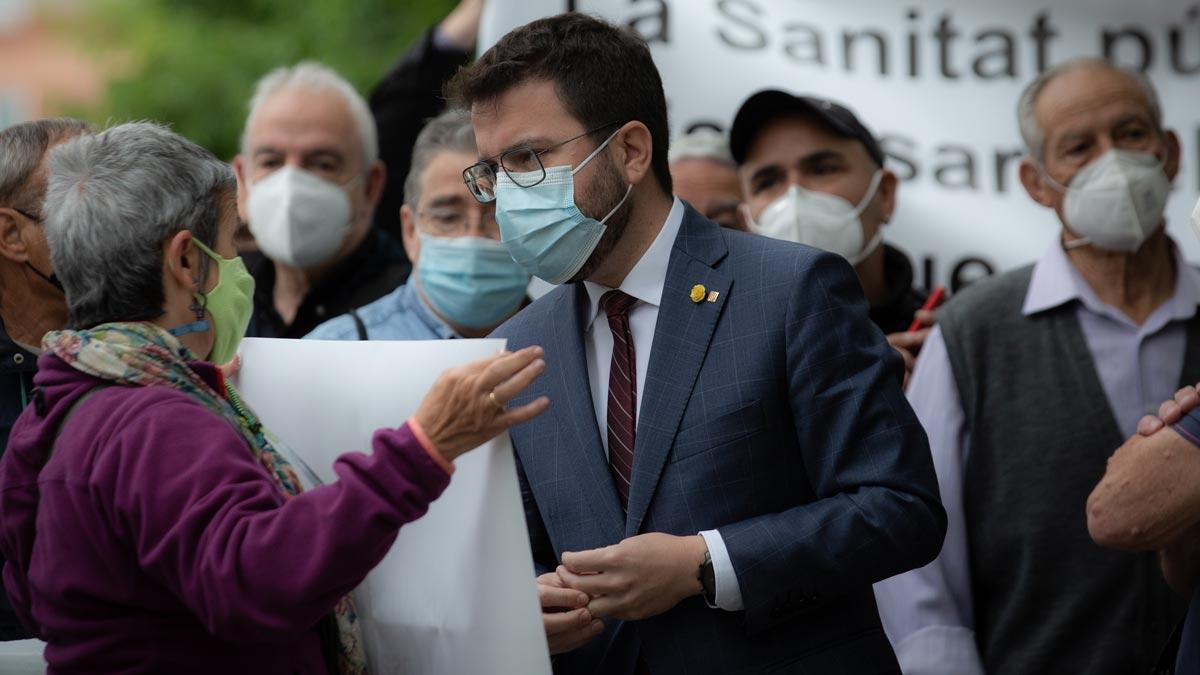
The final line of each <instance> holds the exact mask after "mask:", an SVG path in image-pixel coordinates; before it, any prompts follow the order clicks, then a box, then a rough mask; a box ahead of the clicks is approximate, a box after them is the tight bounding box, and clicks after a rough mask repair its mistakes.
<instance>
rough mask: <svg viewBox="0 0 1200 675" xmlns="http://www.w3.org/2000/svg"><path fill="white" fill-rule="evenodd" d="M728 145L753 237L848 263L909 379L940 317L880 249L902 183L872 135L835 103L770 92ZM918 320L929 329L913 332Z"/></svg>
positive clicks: (750, 109)
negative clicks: (813, 249)
mask: <svg viewBox="0 0 1200 675" xmlns="http://www.w3.org/2000/svg"><path fill="white" fill-rule="evenodd" d="M730 146H731V150H732V151H733V157H734V159H735V160H737V162H738V164H739V165H740V168H739V175H740V178H741V182H742V194H743V195H744V196H745V200H746V202H745V207H744V208H745V210H746V211H747V220H749V221H750V222H751V223H752V224H753V227H754V229H755V231H757V232H759V233H761V234H765V235H767V236H771V237H776V238H778V239H786V240H788V241H794V242H797V243H800V244H807V245H809V246H815V247H817V248H821V249H824V250H827V251H831V252H834V253H838V254H840V255H841V256H842V257H844V258H846V259H847V260H849V261H850V264H852V265H854V269H855V271H856V272H858V278H859V281H860V282H862V286H863V291H864V292H865V293H866V296H867V300H868V301H869V302H870V304H871V320H872V321H874V322H875V324H876V325H877V326H879V328H880V329H881V330H882V331H883V332H884V333H885V334H887V336H888V342H889V343H891V344H892V346H893V347H895V348H896V349H897V350H898V351H900V353H901V354H902V355H903V356H904V357H905V362H906V364H907V365H908V369H909V371H910V372H911V367H912V356H913V355H915V354H916V353H917V351H919V350H920V348H921V343H922V342H924V340H925V336H926V335H927V334H928V328H927V327H928V326H930V325H932V324H933V316H932V313H931V312H923V311H921V305H922V303H923V302H924V301H925V295H924V293H922V292H921V291H919V290H918V289H916V288H914V287H913V267H912V263H911V262H910V261H909V259H908V256H907V255H905V254H904V253H903V252H902V251H900V250H899V249H896V248H894V247H891V246H888V245H886V244H883V243H882V241H883V226H884V225H886V224H887V222H888V220H889V219H891V217H892V212H893V211H894V210H895V208H896V189H897V187H898V181H897V179H896V175H895V174H894V173H892V172H891V171H890V170H888V169H886V168H884V154H883V149H882V148H880V146H879V142H878V141H877V140H876V139H875V136H874V135H872V134H871V132H870V131H869V130H868V129H867V128H866V127H865V126H863V124H862V122H860V121H859V120H858V118H857V117H856V116H855V115H854V113H852V112H850V111H849V110H848V109H846V108H845V107H843V106H841V105H838V104H837V103H834V102H832V101H826V100H822V99H818V98H812V97H807V96H793V95H792V94H789V93H786V92H783V91H778V90H766V91H760V92H758V93H757V94H754V95H753V96H751V97H750V98H749V99H747V100H746V102H745V103H743V104H742V107H741V109H740V110H738V113H737V116H736V117H735V118H734V121H733V129H732V132H731V134H730ZM914 317H917V318H920V319H921V323H922V325H923V326H926V328H924V329H922V330H921V331H919V332H913V333H908V332H907V330H908V327H909V325H910V324H911V323H912V321H913V318H914Z"/></svg>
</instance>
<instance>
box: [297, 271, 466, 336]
mask: <svg viewBox="0 0 1200 675" xmlns="http://www.w3.org/2000/svg"><path fill="white" fill-rule="evenodd" d="M358 316H359V318H360V319H362V322H363V326H364V327H365V328H366V329H367V339H369V340H448V339H451V338H457V337H461V336H460V335H459V334H458V333H456V332H454V329H453V328H451V327H450V326H448V325H446V322H444V321H442V320H441V319H439V318H438V317H437V315H436V314H434V313H433V310H431V309H430V308H429V306H428V305H426V304H425V301H424V300H422V299H421V295H420V293H417V289H416V286H415V285H414V284H412V283H407V284H404V285H403V286H400V287H399V288H397V289H396V290H394V291H392V292H391V293H388V294H387V295H385V296H383V297H382V298H379V299H378V300H376V301H375V302H372V303H371V304H369V305H364V306H363V307H360V308H359V309H358ZM304 339H306V340H357V339H359V335H358V327H357V326H356V325H355V323H354V319H353V318H352V317H351V316H350V315H349V314H343V315H341V316H338V317H335V318H333V319H330V320H329V321H326V322H325V323H323V324H321V325H319V326H317V327H316V328H315V329H314V330H313V331H312V332H311V333H309V334H308V335H305V336H304Z"/></svg>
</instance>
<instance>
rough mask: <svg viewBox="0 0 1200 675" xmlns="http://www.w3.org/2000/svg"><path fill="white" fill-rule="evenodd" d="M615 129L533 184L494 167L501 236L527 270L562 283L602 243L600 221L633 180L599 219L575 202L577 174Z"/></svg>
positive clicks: (627, 194)
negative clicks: (575, 163)
mask: <svg viewBox="0 0 1200 675" xmlns="http://www.w3.org/2000/svg"><path fill="white" fill-rule="evenodd" d="M617 131H620V130H619V129H618V130H617ZM617 131H614V132H613V133H612V135H611V136H609V137H608V138H606V139H605V140H604V142H603V143H601V144H600V146H599V147H598V148H596V149H595V150H593V151H592V154H590V155H588V156H587V158H585V159H584V160H583V161H582V162H580V163H579V166H577V167H575V168H574V169H572V168H571V167H570V165H562V166H552V167H549V168H547V169H546V178H545V179H544V180H542V182H540V183H538V184H537V185H534V186H533V187H528V188H525V187H521V186H520V185H517V184H516V183H514V182H513V180H512V178H510V177H509V175H508V173H507V172H505V171H500V172H498V175H497V176H496V188H495V190H496V222H497V223H499V224H500V240H501V241H502V242H503V243H504V247H505V248H507V249H508V252H509V253H510V254H511V255H512V258H513V260H515V261H517V263H519V264H520V265H521V267H524V268H525V269H526V270H528V271H529V273H530V274H532V275H534V276H536V277H538V278H540V279H544V280H546V281H548V282H550V283H552V284H561V283H563V282H565V281H567V280H569V279H570V278H571V277H573V276H575V274H576V273H577V272H579V269H580V268H582V267H583V264H584V263H585V262H587V259H588V258H589V257H590V256H591V255H592V251H594V250H595V249H596V244H598V243H600V237H601V236H603V235H604V230H605V229H606V227H605V225H604V224H605V223H606V222H608V219H609V218H611V217H612V215H613V214H614V213H616V212H617V209H619V208H621V205H622V204H624V203H625V200H627V199H629V193H630V192H632V191H633V185H630V186H629V188H628V189H626V190H625V196H624V197H622V198H621V201H620V202H618V203H617V205H616V206H614V207H613V208H612V210H611V211H609V212H608V215H606V216H604V217H603V218H601V219H600V220H596V219H595V218H589V217H587V216H585V215H583V213H582V212H581V211H580V210H579V207H577V206H576V205H575V174H576V173H578V172H579V171H580V170H581V169H583V167H585V166H587V163H588V162H590V161H592V158H594V157H595V156H596V155H598V154H600V151H602V150H604V148H605V147H606V146H607V145H608V144H609V142H610V141H612V139H613V137H614V136H616V135H617ZM521 175H525V176H528V177H529V180H528V181H521V182H532V181H533V180H536V176H537V174H536V172H530V173H529V174H521ZM518 179H520V175H519V176H518Z"/></svg>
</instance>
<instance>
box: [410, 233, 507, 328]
mask: <svg viewBox="0 0 1200 675" xmlns="http://www.w3.org/2000/svg"><path fill="white" fill-rule="evenodd" d="M417 275H418V282H419V283H420V285H421V291H422V292H424V294H425V298H426V299H427V300H429V303H430V304H431V305H433V308H434V309H435V310H437V312H438V314H441V315H442V316H443V317H445V318H446V319H447V320H448V321H450V322H451V323H454V324H457V325H459V326H462V327H464V328H477V329H478V328H490V327H492V326H495V325H497V324H499V323H500V322H501V321H503V320H504V319H506V318H508V316H509V315H511V314H512V313H513V312H515V311H516V309H517V308H518V307H520V306H521V302H522V301H523V300H524V299H525V289H526V287H528V286H529V275H528V274H527V273H526V272H525V270H524V269H522V268H521V266H520V265H518V264H516V263H515V262H513V259H512V257H511V256H509V255H508V251H507V250H505V248H504V247H503V246H501V245H500V242H498V241H495V240H492V239H484V238H482V237H457V238H447V237H434V236H432V235H427V234H422V235H421V255H420V257H419V258H418V259H417Z"/></svg>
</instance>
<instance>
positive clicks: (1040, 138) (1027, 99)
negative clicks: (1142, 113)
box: [1017, 57, 1163, 161]
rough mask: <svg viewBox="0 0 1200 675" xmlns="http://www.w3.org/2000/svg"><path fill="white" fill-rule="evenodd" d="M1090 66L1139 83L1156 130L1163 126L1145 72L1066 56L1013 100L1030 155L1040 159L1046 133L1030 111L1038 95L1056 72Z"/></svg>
mask: <svg viewBox="0 0 1200 675" xmlns="http://www.w3.org/2000/svg"><path fill="white" fill-rule="evenodd" d="M1093 68H1103V69H1107V70H1113V71H1116V72H1119V73H1124V74H1126V75H1128V76H1129V77H1131V78H1133V80H1134V81H1135V82H1137V83H1138V85H1140V86H1141V88H1142V92H1143V93H1144V94H1145V95H1146V103H1147V105H1149V106H1150V115H1151V116H1152V117H1153V118H1154V123H1155V125H1157V128H1158V131H1159V132H1161V131H1162V130H1163V112H1162V102H1161V99H1160V98H1159V96H1158V90H1157V89H1155V88H1154V83H1153V82H1151V81H1150V78H1149V77H1148V76H1147V75H1146V74H1145V73H1143V72H1141V71H1139V70H1132V69H1129V68H1122V67H1120V66H1117V65H1115V64H1113V63H1112V62H1110V61H1107V60H1105V59H1102V58H1096V57H1081V58H1075V59H1068V60H1066V61H1063V62H1062V63H1060V64H1058V65H1056V66H1054V67H1053V68H1050V69H1049V70H1047V71H1046V72H1044V73H1042V74H1041V75H1038V76H1037V78H1036V79H1034V80H1033V82H1030V83H1029V85H1028V86H1026V87H1025V90H1024V91H1023V92H1021V98H1020V100H1019V101H1018V102H1017V122H1018V124H1019V125H1020V127H1021V138H1022V139H1023V140H1024V141H1025V149H1026V150H1027V151H1028V152H1029V154H1030V156H1032V157H1034V158H1036V159H1038V160H1039V161H1041V159H1042V153H1043V152H1044V151H1045V144H1046V133H1045V131H1044V130H1043V129H1042V128H1041V126H1040V125H1038V121H1037V116H1036V115H1035V114H1034V107H1035V106H1036V105H1037V101H1038V97H1039V96H1041V94H1042V91H1043V90H1044V89H1045V88H1046V86H1047V85H1049V84H1050V83H1051V82H1053V81H1054V79H1055V78H1057V77H1058V76H1059V75H1065V74H1066V73H1071V72H1075V71H1078V70H1091V69H1093Z"/></svg>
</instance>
